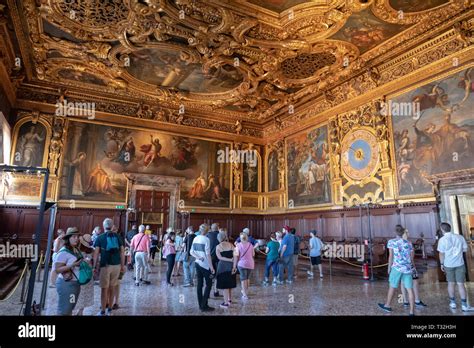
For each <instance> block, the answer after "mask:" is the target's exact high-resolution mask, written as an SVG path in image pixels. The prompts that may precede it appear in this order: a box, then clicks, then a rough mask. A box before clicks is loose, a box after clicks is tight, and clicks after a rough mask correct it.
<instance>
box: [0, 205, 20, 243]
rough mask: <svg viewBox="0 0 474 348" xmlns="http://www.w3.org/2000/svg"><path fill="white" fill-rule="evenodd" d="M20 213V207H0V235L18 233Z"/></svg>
mask: <svg viewBox="0 0 474 348" xmlns="http://www.w3.org/2000/svg"><path fill="white" fill-rule="evenodd" d="M20 214H21V209H0V226H2V232H1V234H0V237H3V236H4V235H5V236H10V235H13V234H18V232H19V231H18V226H19V218H20ZM15 226H17V228H15Z"/></svg>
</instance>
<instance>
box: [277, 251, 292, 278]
mask: <svg viewBox="0 0 474 348" xmlns="http://www.w3.org/2000/svg"><path fill="white" fill-rule="evenodd" d="M279 269H280V281H283V279H284V278H283V277H284V276H283V274H284V272H285V269H288V280H293V255H288V256H283V257H282V258H281V259H280V265H279Z"/></svg>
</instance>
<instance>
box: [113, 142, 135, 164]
mask: <svg viewBox="0 0 474 348" xmlns="http://www.w3.org/2000/svg"><path fill="white" fill-rule="evenodd" d="M134 159H135V144H134V142H133V138H129V139H127V140H126V141H125V142H124V143H123V145H122V147H121V148H120V150H119V152H118V154H117V156H116V157H115V158H113V159H112V161H114V162H118V163H120V164H121V165H122V166H124V167H125V166H127V165H129V164H130V163H131V162H132V161H133V160H134Z"/></svg>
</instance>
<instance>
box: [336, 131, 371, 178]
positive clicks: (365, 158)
mask: <svg viewBox="0 0 474 348" xmlns="http://www.w3.org/2000/svg"><path fill="white" fill-rule="evenodd" d="M379 152H380V151H379V144H378V142H377V138H376V136H375V135H374V134H373V133H372V132H371V131H369V130H367V129H364V128H359V129H355V130H352V131H350V132H349V133H347V134H346V136H345V137H344V139H343V140H342V144H341V157H342V158H341V169H342V172H343V173H344V175H345V176H346V177H347V179H349V180H355V181H360V180H363V179H365V178H367V177H370V176H372V175H374V173H375V172H376V170H377V168H378V165H379V161H380V159H379Z"/></svg>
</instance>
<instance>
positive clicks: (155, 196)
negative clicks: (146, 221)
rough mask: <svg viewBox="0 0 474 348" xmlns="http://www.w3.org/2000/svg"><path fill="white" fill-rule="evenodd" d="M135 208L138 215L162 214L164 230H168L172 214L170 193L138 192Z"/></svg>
mask: <svg viewBox="0 0 474 348" xmlns="http://www.w3.org/2000/svg"><path fill="white" fill-rule="evenodd" d="M135 207H136V209H137V212H138V213H162V214H163V230H166V228H168V218H169V214H170V193H169V192H161V191H146V190H137V192H136V203H135Z"/></svg>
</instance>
